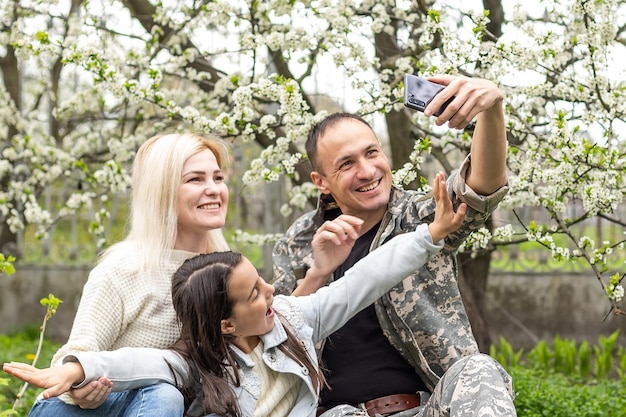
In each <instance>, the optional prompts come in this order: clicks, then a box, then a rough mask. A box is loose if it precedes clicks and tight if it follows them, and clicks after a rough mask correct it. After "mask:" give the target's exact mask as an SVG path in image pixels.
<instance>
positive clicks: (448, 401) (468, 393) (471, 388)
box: [320, 354, 517, 417]
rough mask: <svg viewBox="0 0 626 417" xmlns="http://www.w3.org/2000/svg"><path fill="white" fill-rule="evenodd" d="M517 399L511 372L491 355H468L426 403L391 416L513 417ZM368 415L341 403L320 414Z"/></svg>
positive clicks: (328, 416)
mask: <svg viewBox="0 0 626 417" xmlns="http://www.w3.org/2000/svg"><path fill="white" fill-rule="evenodd" d="M513 398H514V393H513V383H512V380H511V377H510V376H509V374H508V373H507V372H506V371H505V370H504V369H503V368H502V366H500V364H499V363H498V362H496V361H495V360H494V359H493V358H491V357H490V356H487V355H483V354H478V355H472V356H467V357H464V358H462V359H460V360H459V361H458V362H456V363H455V364H454V365H452V366H451V367H450V369H448V371H447V372H446V373H445V374H444V376H443V378H441V380H440V381H439V383H438V384H437V386H435V389H434V391H433V393H432V395H431V396H430V398H429V399H428V401H426V403H425V404H423V405H421V406H419V407H416V408H414V409H412V410H406V411H402V412H399V413H396V414H392V415H391V416H392V417H448V416H453V417H470V416H471V417H513V416H517V413H516V412H515V406H514V405H513ZM367 415H368V414H367V412H366V411H365V410H364V407H361V408H359V407H353V406H351V405H338V406H336V407H333V408H331V409H330V410H328V411H326V412H325V413H323V414H322V415H321V416H320V417H348V416H349V417H367ZM377 416H378V414H377ZM391 416H390V417H391Z"/></svg>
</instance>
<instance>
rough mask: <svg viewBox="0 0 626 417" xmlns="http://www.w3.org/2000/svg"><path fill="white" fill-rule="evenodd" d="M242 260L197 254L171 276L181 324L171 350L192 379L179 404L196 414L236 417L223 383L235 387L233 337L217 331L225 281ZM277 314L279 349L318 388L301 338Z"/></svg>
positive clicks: (226, 308) (225, 303)
mask: <svg viewBox="0 0 626 417" xmlns="http://www.w3.org/2000/svg"><path fill="white" fill-rule="evenodd" d="M242 259H243V255H241V254H240V253H237V252H232V251H228V252H213V253H209V254H201V255H197V256H194V257H193V258H191V259H188V260H187V261H185V262H184V263H183V264H182V265H181V266H180V268H178V270H177V271H176V272H175V273H174V277H173V278H172V301H173V304H174V309H175V310H176V315H177V318H178V321H179V324H180V328H181V334H180V339H179V341H178V342H177V343H176V344H175V345H174V346H173V349H174V350H175V351H177V352H178V353H179V354H181V355H182V356H183V357H184V358H185V359H186V360H187V361H188V363H189V365H190V366H189V367H190V369H191V372H192V374H191V378H190V380H191V381H196V382H195V383H194V382H192V383H191V386H189V387H183V395H184V396H185V402H186V404H187V405H189V404H190V403H191V402H193V401H194V400H196V401H201V402H202V407H201V408H202V413H203V414H201V415H206V414H211V413H215V414H217V415H220V416H224V417H239V416H241V411H240V409H239V406H238V404H237V398H236V397H235V394H234V392H233V390H232V389H231V388H230V386H229V385H228V382H230V383H232V384H234V385H236V386H239V385H240V380H239V372H238V371H237V363H236V361H235V359H234V358H233V356H232V354H231V352H230V350H229V349H228V345H229V342H232V341H233V338H234V336H231V335H224V334H222V329H221V321H222V320H223V319H227V318H229V317H231V316H232V309H233V303H232V300H231V299H230V297H229V296H228V291H227V289H228V280H229V279H230V277H231V276H232V272H233V269H235V267H236V266H237V265H239V263H241V261H242ZM277 316H278V317H279V319H280V320H281V322H282V323H284V327H285V330H286V332H287V341H285V342H284V343H282V344H281V345H280V346H279V349H280V350H281V351H283V352H284V353H285V354H286V355H287V356H289V357H290V358H291V359H293V360H295V361H296V362H298V363H299V364H301V365H302V366H304V367H306V368H307V369H308V371H309V375H310V376H311V380H312V381H313V385H314V386H315V387H316V388H317V389H320V388H321V387H322V385H323V384H324V383H325V380H324V377H323V375H322V374H321V372H320V371H319V369H318V368H317V367H316V366H315V364H314V362H313V361H312V360H311V358H310V357H309V355H308V352H307V351H306V349H305V348H304V344H303V343H302V341H301V340H300V339H298V338H297V337H296V336H295V335H294V334H293V332H292V331H290V327H291V326H290V325H289V323H286V322H285V319H284V318H283V317H282V316H280V315H278V314H277ZM197 382H199V384H198V383H197ZM200 398H201V400H200Z"/></svg>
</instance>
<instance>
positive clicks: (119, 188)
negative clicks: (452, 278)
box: [0, 0, 626, 322]
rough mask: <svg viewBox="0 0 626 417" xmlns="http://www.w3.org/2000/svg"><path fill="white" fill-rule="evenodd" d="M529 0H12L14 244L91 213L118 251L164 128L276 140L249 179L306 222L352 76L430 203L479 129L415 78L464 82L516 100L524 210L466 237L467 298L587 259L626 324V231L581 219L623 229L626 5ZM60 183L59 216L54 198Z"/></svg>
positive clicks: (238, 140) (6, 174) (517, 195)
mask: <svg viewBox="0 0 626 417" xmlns="http://www.w3.org/2000/svg"><path fill="white" fill-rule="evenodd" d="M503 3H504V4H503ZM514 3H518V2H502V1H500V0H497V1H496V0H484V1H483V2H479V1H476V0H475V1H459V2H458V4H455V2H450V1H445V2H444V1H434V0H412V1H411V0H395V1H392V0H389V1H380V0H377V1H374V0H360V1H359V0H316V1H296V0H292V1H285V0H267V1H262V2H260V1H254V2H244V1H237V0H213V1H209V0H170V1H160V2H157V1H151V0H121V1H118V0H90V1H83V0H61V1H47V0H3V1H2V2H0V9H1V10H0V16H2V18H0V25H2V32H1V33H0V69H1V70H2V80H3V83H2V85H0V109H1V110H0V152H1V153H2V159H1V160H0V183H1V184H2V188H1V190H0V203H1V204H0V220H1V222H0V223H1V224H2V225H1V226H0V227H1V229H0V244H1V245H2V247H0V252H4V253H5V254H6V255H12V253H11V252H12V251H13V250H15V246H11V245H10V244H11V243H12V242H14V241H15V236H16V233H17V231H18V230H20V229H22V228H24V227H25V225H27V224H32V225H34V226H36V227H37V230H38V234H39V235H40V236H45V234H46V233H47V231H48V230H49V228H50V227H51V225H53V224H54V223H55V222H57V221H58V220H59V219H61V218H67V217H69V216H73V215H75V214H76V213H77V212H79V211H80V210H83V209H84V208H85V207H88V206H89V207H92V209H93V210H94V212H95V218H94V221H93V226H92V228H91V232H92V233H94V235H95V236H96V237H97V238H98V239H99V241H100V244H101V245H104V244H106V230H105V228H104V227H103V221H104V219H106V217H107V215H108V210H109V206H108V202H109V197H110V196H111V195H113V194H116V193H120V192H123V191H125V190H127V188H128V186H129V173H128V166H129V161H130V160H131V159H132V157H133V153H134V151H135V150H136V149H137V147H138V145H139V144H140V143H141V142H142V141H143V140H145V139H146V138H147V137H149V136H151V135H153V134H156V133H159V132H162V131H164V130H175V129H185V130H194V131H198V132H205V133H212V134H217V135H219V136H222V137H224V138H227V139H228V140H229V141H232V142H233V146H235V147H237V146H245V144H248V143H253V142H254V143H256V144H258V145H260V148H259V149H261V151H260V152H258V155H257V156H256V157H255V159H254V160H253V161H252V162H251V163H250V165H249V167H248V168H247V171H246V173H245V175H244V176H243V181H244V182H246V183H249V184H252V183H257V182H262V181H269V182H271V181H275V180H277V179H279V178H281V177H285V178H287V179H288V181H289V184H290V188H289V193H288V196H289V198H288V199H286V200H285V201H284V206H283V210H282V211H283V214H285V215H289V214H290V212H291V211H292V210H302V209H303V208H305V206H306V205H307V204H310V203H311V201H313V199H314V195H315V190H314V187H312V186H311V184H310V183H308V178H309V176H308V173H309V167H308V165H307V163H306V161H305V158H306V156H305V155H304V154H303V152H304V151H303V140H304V138H305V137H306V133H307V131H308V130H309V128H310V126H311V125H312V124H313V123H315V121H317V120H319V119H320V118H321V117H323V115H324V113H325V111H324V110H323V108H322V107H321V106H320V105H319V104H318V102H317V101H315V100H314V98H315V95H316V94H317V93H318V92H322V93H326V94H330V95H331V96H332V94H333V89H335V88H337V86H336V84H333V82H334V81H335V80H336V79H341V80H344V82H345V86H346V88H348V89H349V90H350V91H351V93H350V94H349V98H350V103H349V109H350V110H352V111H358V112H359V113H362V114H363V115H365V116H366V117H371V116H376V117H378V118H379V119H382V120H384V121H385V127H386V132H385V134H384V135H382V136H384V137H385V139H386V140H387V141H388V144H389V147H390V150H391V153H390V155H391V160H392V164H393V168H394V170H395V179H396V181H397V182H398V183H399V184H403V185H407V186H408V185H409V184H410V186H414V187H415V186H417V187H423V188H424V190H425V191H428V185H427V184H428V180H426V179H425V178H423V175H422V170H423V168H424V167H423V163H424V161H425V160H426V159H429V160H436V161H437V162H436V163H438V164H439V165H440V166H441V167H443V169H445V170H447V171H450V170H452V169H454V167H455V166H456V165H457V162H458V155H459V154H464V153H465V152H467V150H468V149H469V140H470V138H471V134H470V133H471V132H469V131H463V132H461V131H453V130H448V129H440V128H437V127H436V126H434V125H433V123H432V120H429V119H428V118H426V117H424V116H423V115H422V114H420V113H417V112H414V111H411V110H408V109H405V108H404V107H403V105H402V95H403V85H402V79H403V76H404V74H405V73H419V74H421V75H430V74H434V73H452V74H464V75H467V76H477V77H483V78H488V79H491V80H493V81H494V82H496V83H497V84H498V85H499V87H500V88H501V89H502V90H503V91H504V92H505V94H506V99H505V111H506V117H507V127H508V136H509V158H508V163H509V168H510V171H511V176H510V187H511V192H510V194H509V195H508V197H507V199H506V200H505V201H504V202H503V204H502V205H501V209H503V210H509V211H510V212H511V213H513V214H515V216H513V217H512V218H511V221H506V222H495V224H492V225H490V226H489V227H487V228H485V229H484V230H482V231H481V232H480V233H476V234H475V235H474V236H472V237H471V238H470V239H468V241H467V244H466V247H465V248H464V252H463V253H462V254H461V255H460V256H464V257H465V261H468V262H463V265H470V266H471V265H472V262H474V264H473V265H474V269H472V270H471V274H470V273H469V271H466V273H465V275H467V276H468V277H469V276H471V277H472V279H471V280H469V279H466V280H465V281H467V282H468V284H469V288H470V289H471V288H473V287H474V288H475V287H478V291H476V294H478V293H479V292H480V287H481V286H482V287H484V285H485V279H486V276H487V270H488V263H489V258H490V254H491V253H492V251H493V250H496V249H498V248H499V247H503V246H510V245H515V244H518V243H521V242H528V241H534V242H538V244H539V245H541V246H543V247H544V248H545V249H546V250H547V251H548V252H549V253H550V256H551V257H553V258H554V259H555V260H558V261H561V262H564V263H566V262H572V261H577V260H583V261H584V262H585V263H586V264H588V265H589V268H590V269H591V270H592V271H593V273H592V275H593V276H594V278H595V279H597V280H598V282H599V285H601V286H602V288H603V289H604V290H605V292H606V294H607V300H608V305H609V308H608V310H610V311H613V312H621V310H620V305H619V303H620V300H621V298H622V296H623V288H622V285H621V281H622V279H623V277H624V273H623V272H621V271H620V268H613V267H610V265H613V264H614V263H612V260H613V259H624V251H623V249H624V235H623V234H622V235H619V236H618V237H613V238H611V239H609V240H602V241H597V236H596V235H593V234H590V233H589V230H588V228H583V227H581V226H580V225H582V224H588V222H589V221H590V219H599V218H601V219H603V221H604V222H605V224H609V225H614V226H617V227H621V228H623V227H624V225H625V224H624V219H623V218H622V216H621V215H620V209H621V210H622V211H621V213H622V214H623V212H624V211H623V208H624V190H625V177H624V173H625V164H624V163H625V159H626V158H625V152H626V146H625V145H624V140H625V139H626V138H625V135H624V127H625V126H624V121H625V117H626V99H625V95H626V94H625V91H626V85H625V84H624V81H623V80H624V79H625V78H624V76H625V75H626V74H625V73H624V72H625V71H624V70H625V68H624V65H623V63H621V62H622V61H620V58H619V57H621V56H622V54H623V53H625V52H626V48H625V46H626V36H625V29H626V2H625V1H617V0H595V1H591V0H562V1H556V2H555V1H550V2H547V1H539V0H538V1H536V2H534V3H535V4H534V6H533V7H529V6H527V2H519V3H520V4H517V5H516V4H514ZM503 6H506V7H507V8H506V9H505V8H503ZM340 104H344V103H340ZM455 158H456V159H455ZM424 175H427V174H424ZM59 184H62V188H63V190H64V192H63V193H62V194H61V195H62V197H60V198H59V200H58V201H56V204H55V205H54V207H55V208H54V209H53V210H51V209H49V208H47V207H46V206H44V205H43V203H42V193H43V191H44V190H46V189H49V188H50V187H53V186H55V187H60V185H59ZM309 207H310V206H309ZM572 207H578V208H579V209H578V210H574V211H573V210H571V208H572ZM522 208H532V210H533V213H535V214H536V213H537V212H540V213H542V216H539V217H536V216H533V217H532V219H531V217H529V216H525V215H524V211H523V210H520V209H522ZM537 218H543V219H545V220H542V221H539V220H537ZM260 232H261V231H260ZM620 262H621V261H620ZM476 266H478V267H477V268H476ZM621 266H622V268H621V270H622V271H623V263H622V264H621ZM462 275H463V274H462ZM468 297H469V298H470V302H469V305H470V307H471V306H472V303H471V298H472V296H471V291H470V292H469V293H468ZM478 304H479V303H478ZM476 308H477V309H478V310H480V305H476ZM475 317H476V318H475V320H476V321H477V320H480V314H478V315H476V316H475ZM476 321H475V322H476Z"/></svg>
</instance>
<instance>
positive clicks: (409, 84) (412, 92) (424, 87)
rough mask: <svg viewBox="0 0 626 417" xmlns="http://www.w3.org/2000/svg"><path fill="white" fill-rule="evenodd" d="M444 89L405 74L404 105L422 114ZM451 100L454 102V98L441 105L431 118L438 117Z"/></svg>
mask: <svg viewBox="0 0 626 417" xmlns="http://www.w3.org/2000/svg"><path fill="white" fill-rule="evenodd" d="M445 87H446V86H445V85H441V84H436V83H433V82H430V81H428V80H426V79H424V78H421V77H418V76H416V75H413V74H406V75H405V76H404V105H405V106H406V107H408V108H410V109H414V110H419V111H421V112H423V111H424V109H425V108H426V106H428V104H429V103H430V102H431V101H432V100H433V98H435V96H436V95H437V94H438V93H439V92H440V91H441V90H443V89H444V88H445ZM452 100H454V96H453V97H450V99H448V101H446V102H445V103H443V106H441V107H440V108H439V110H437V111H436V112H435V113H434V114H433V116H439V115H440V114H441V113H443V111H444V110H445V109H446V107H448V104H450V102H452Z"/></svg>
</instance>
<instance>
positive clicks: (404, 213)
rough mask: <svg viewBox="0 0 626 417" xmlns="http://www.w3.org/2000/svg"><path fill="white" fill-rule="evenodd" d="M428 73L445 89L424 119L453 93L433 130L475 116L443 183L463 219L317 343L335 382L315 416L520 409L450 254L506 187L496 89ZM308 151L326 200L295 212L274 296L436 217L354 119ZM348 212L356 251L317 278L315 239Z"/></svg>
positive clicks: (278, 253)
mask: <svg viewBox="0 0 626 417" xmlns="http://www.w3.org/2000/svg"><path fill="white" fill-rule="evenodd" d="M431 80H432V81H434V82H438V83H440V84H444V85H447V87H446V88H445V89H444V90H443V91H442V92H441V93H440V94H439V95H437V96H436V97H435V99H434V100H433V101H432V102H431V104H430V105H429V106H428V107H427V109H426V110H425V112H424V113H425V115H427V116H430V115H432V114H433V113H434V110H436V109H438V108H439V106H441V105H442V104H443V103H444V102H445V101H447V99H448V98H450V97H452V96H455V97H456V98H455V99H454V100H453V101H452V102H451V103H450V104H449V106H448V107H447V109H446V110H445V111H444V112H443V113H442V114H441V115H440V116H439V117H438V118H437V120H436V123H437V124H438V125H442V124H443V123H445V122H448V125H449V127H451V128H459V129H461V128H463V127H465V126H466V125H467V124H468V123H469V122H470V121H471V120H472V119H473V118H474V117H477V120H476V126H475V130H474V136H473V138H472V145H471V153H470V155H469V156H468V157H467V158H466V159H465V161H464V162H463V163H462V165H461V167H460V169H459V170H458V171H457V172H455V173H453V174H452V175H451V176H450V177H449V178H448V181H447V183H448V193H449V195H450V197H451V199H452V201H453V205H454V207H455V210H456V208H457V207H458V205H459V204H460V203H461V202H465V203H467V206H468V210H467V214H466V218H465V222H464V225H463V226H461V228H460V229H459V230H458V231H456V232H455V233H453V234H451V235H449V236H448V237H447V238H446V241H445V247H444V249H443V250H442V251H440V252H439V253H437V254H436V255H434V256H433V257H432V258H431V259H430V260H429V262H428V263H427V264H426V265H425V266H424V267H422V268H421V269H420V270H419V271H418V272H416V273H415V274H413V275H411V276H409V277H407V278H406V279H405V280H404V281H403V282H402V283H401V284H399V285H398V286H396V287H394V288H393V289H392V290H390V291H389V292H388V293H387V294H386V295H385V296H383V297H381V298H380V299H379V300H377V301H376V303H375V304H374V306H372V307H371V309H370V310H368V309H366V310H364V311H363V312H361V313H359V315H357V316H356V317H355V318H354V319H352V320H351V321H350V322H349V323H347V324H346V326H344V328H342V329H341V330H339V331H338V332H337V333H335V334H333V335H332V336H331V337H330V338H329V339H328V340H327V341H326V344H325V345H324V346H323V347H321V348H320V351H321V357H322V366H325V367H326V369H327V370H328V380H329V384H330V386H331V389H330V390H324V391H323V392H322V394H321V399H320V408H319V413H318V415H322V416H323V417H337V416H367V415H371V416H374V415H393V416H395V417H403V416H447V415H454V416H473V417H474V416H515V415H516V413H515V408H514V406H513V396H514V394H513V389H512V381H511V378H510V376H509V375H508V374H507V373H506V371H505V370H504V369H503V368H502V367H501V366H500V365H499V364H498V363H497V362H496V361H494V360H493V359H492V358H490V357H489V356H487V355H484V354H481V353H480V352H479V350H478V346H477V344H476V341H475V339H474V337H473V335H472V331H471V328H470V323H469V320H468V318H467V315H466V312H465V309H464V306H463V303H462V301H461V296H460V294H459V289H458V284H457V265H456V258H455V254H456V251H457V249H458V248H459V246H460V245H461V244H462V242H463V241H464V240H465V239H466V238H467V236H468V235H469V234H470V233H472V232H473V231H476V230H478V229H479V228H480V227H482V226H483V224H484V223H485V220H486V219H487V218H488V217H489V216H490V215H491V213H492V212H493V211H494V210H495V208H496V206H497V205H498V203H499V202H500V201H501V200H502V198H503V197H504V196H505V195H506V193H507V191H508V187H507V175H506V162H505V159H506V131H505V127H504V114H503V110H502V102H503V95H502V93H501V92H500V91H499V90H498V89H497V87H496V86H495V85H494V84H493V83H491V82H489V81H487V80H481V79H470V78H467V77H458V78H455V77H451V76H438V77H434V78H432V79H431ZM306 150H307V153H308V156H309V159H310V160H311V163H312V165H313V170H314V171H313V173H312V174H311V179H312V180H313V183H314V184H315V185H316V186H317V187H318V189H319V190H320V191H321V193H322V196H321V197H320V201H319V205H318V208H317V210H315V211H312V212H310V213H307V214H305V215H303V216H302V217H300V218H299V219H297V220H296V221H295V222H294V224H293V225H292V226H291V227H290V228H289V230H288V231H287V233H286V234H285V236H284V237H283V238H282V239H281V240H279V241H278V242H277V244H276V246H275V248H274V255H273V257H274V276H275V281H274V286H275V288H276V290H277V293H283V294H293V295H305V294H307V293H310V292H313V291H315V290H316V289H317V288H319V287H320V286H322V285H325V284H326V283H327V282H329V281H332V280H333V279H339V278H340V277H341V276H342V275H343V272H344V271H345V270H346V269H348V268H349V267H350V266H351V265H352V264H354V262H356V261H357V260H358V259H359V258H360V257H362V256H365V255H366V254H367V252H369V251H371V250H373V249H375V248H376V247H378V246H380V245H382V244H384V243H385V242H386V241H388V240H389V239H391V238H392V237H393V236H395V235H398V234H401V233H405V232H407V231H410V230H414V229H415V227H416V226H417V225H418V224H420V223H424V222H426V223H428V222H430V221H432V219H433V216H434V210H435V203H434V200H433V199H432V198H424V196H423V195H421V194H420V193H417V192H415V191H405V190H402V189H399V188H397V187H395V186H393V185H392V178H391V169H390V167H389V163H388V160H387V158H386V156H385V155H384V153H383V151H382V149H381V147H380V144H379V142H378V139H377V138H376V136H375V134H374V132H373V131H372V129H371V127H370V126H369V125H368V124H367V122H365V121H364V120H363V119H361V118H360V117H358V116H356V115H352V114H346V113H340V114H334V115H330V116H329V117H327V118H326V119H324V120H323V121H322V122H320V123H318V124H317V125H316V126H315V127H314V128H313V129H312V131H311V132H310V134H309V138H308V140H307V144H306ZM347 215H348V217H346V216H347ZM349 216H356V217H358V218H360V219H362V220H363V224H362V227H361V228H360V230H359V233H360V237H359V238H358V240H357V241H356V243H354V247H352V249H351V250H352V252H351V253H350V255H348V258H347V260H346V261H345V263H344V264H343V265H342V266H340V267H339V268H338V269H337V270H335V272H334V273H333V275H332V276H331V277H328V276H324V277H320V276H314V275H315V274H314V273H313V272H312V271H313V270H312V269H310V266H311V265H312V248H311V241H312V239H313V237H314V236H315V234H316V233H322V232H325V233H333V234H335V235H336V236H337V238H338V239H341V237H342V236H348V235H349V234H350V235H351V234H353V233H354V228H353V227H352V226H351V224H350V222H345V221H342V218H348V219H349V218H350V217H349ZM361 240H363V241H362V242H360V243H359V241H361ZM384 267H385V266H384V265H381V268H384ZM348 301H349V300H347V302H348ZM415 393H417V395H416V394H415ZM396 394H400V395H396ZM407 394H408V395H407ZM372 400H374V401H372ZM389 404H391V405H389ZM418 404H419V405H418ZM366 410H368V411H366Z"/></svg>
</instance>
